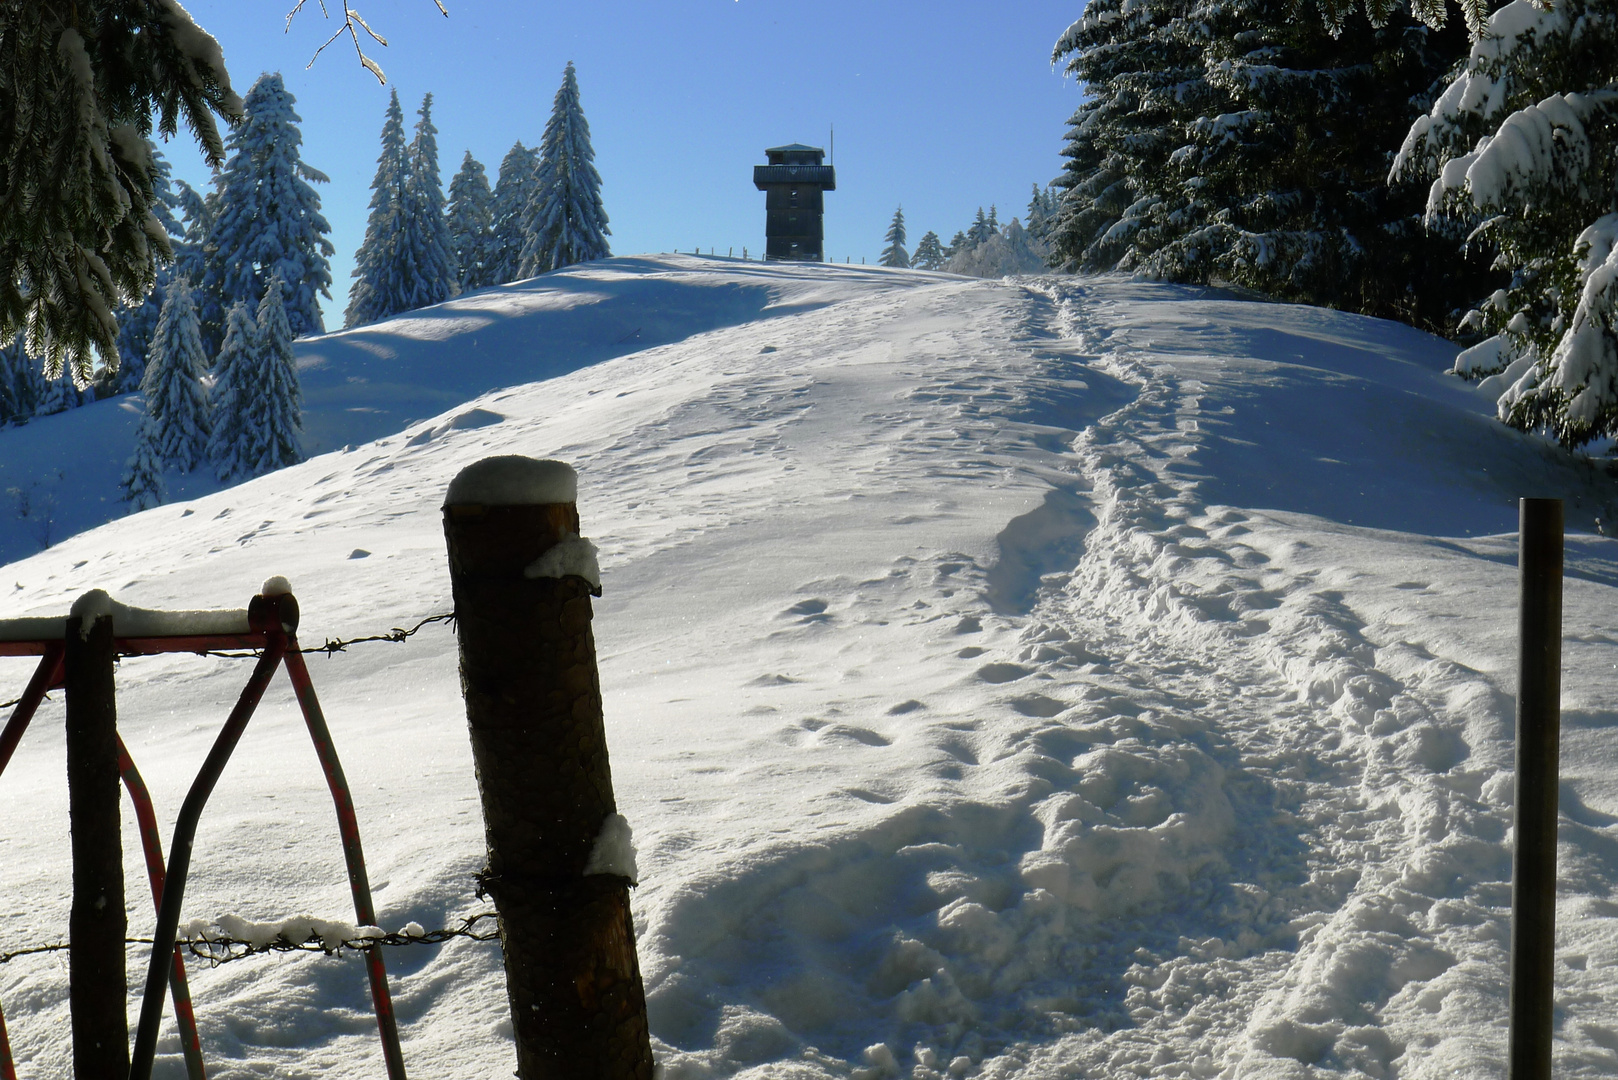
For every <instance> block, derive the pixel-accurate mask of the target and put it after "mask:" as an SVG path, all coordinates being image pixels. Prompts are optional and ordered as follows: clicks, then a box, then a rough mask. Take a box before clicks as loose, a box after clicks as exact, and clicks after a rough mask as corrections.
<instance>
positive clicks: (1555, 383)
mask: <svg viewBox="0 0 1618 1080" xmlns="http://www.w3.org/2000/svg"><path fill="white" fill-rule="evenodd" d="M1355 6H1356V5H1355V4H1354V3H1353V2H1352V0H1317V11H1316V12H1315V13H1314V14H1318V15H1319V16H1320V17H1318V18H1316V17H1310V16H1311V13H1310V11H1309V8H1308V6H1307V5H1306V6H1304V7H1302V8H1300V7H1299V5H1297V4H1295V3H1293V2H1292V0H1285V2H1282V0H1091V2H1090V3H1089V4H1088V5H1087V6H1086V8H1085V10H1084V15H1083V17H1082V18H1081V19H1080V20H1079V21H1078V22H1075V23H1074V24H1073V25H1072V26H1071V27H1069V28H1068V30H1067V32H1066V33H1065V34H1064V35H1063V36H1062V38H1061V39H1060V40H1059V41H1058V42H1057V44H1056V47H1055V51H1054V59H1056V60H1059V61H1060V60H1065V61H1066V62H1067V70H1068V71H1069V73H1071V74H1073V75H1075V76H1077V78H1078V79H1079V80H1080V81H1081V82H1082V83H1083V84H1084V88H1085V90H1086V91H1087V94H1088V97H1087V100H1086V101H1085V102H1084V104H1082V105H1081V106H1080V107H1079V110H1078V111H1077V113H1075V115H1074V116H1073V119H1072V121H1071V122H1070V129H1069V132H1068V135H1067V139H1066V147H1065V149H1064V151H1063V153H1064V156H1065V157H1066V158H1067V164H1066V166H1065V169H1064V172H1063V174H1062V176H1061V177H1060V178H1059V179H1058V180H1057V181H1056V184H1057V186H1058V187H1059V188H1061V189H1062V192H1063V195H1062V201H1061V206H1060V209H1059V211H1058V213H1057V219H1056V222H1055V226H1054V228H1053V229H1052V230H1051V232H1050V243H1051V262H1052V265H1053V266H1056V267H1059V268H1063V269H1069V270H1108V269H1121V270H1132V271H1136V272H1139V273H1143V274H1145V275H1147V276H1152V277H1160V278H1165V279H1169V280H1175V281H1187V282H1201V283H1216V284H1233V285H1237V286H1244V287H1247V288H1251V289H1254V290H1256V291H1259V292H1261V293H1264V294H1266V295H1269V296H1272V297H1276V298H1278V299H1283V300H1295V301H1301V302H1304V303H1311V304H1318V305H1324V306H1329V307H1337V308H1343V309H1346V310H1351V311H1359V312H1363V313H1366V314H1370V315H1378V316H1384V317H1389V318H1396V319H1400V320H1403V321H1405V322H1408V323H1411V324H1412V325H1415V326H1418V327H1421V328H1423V329H1428V330H1433V331H1436V332H1439V333H1448V334H1451V335H1454V336H1456V337H1458V338H1459V339H1460V341H1461V342H1462V344H1470V347H1469V348H1467V349H1466V350H1465V351H1463V352H1462V353H1461V354H1460V356H1459V357H1458V358H1457V362H1456V371H1457V372H1459V373H1461V374H1463V375H1467V376H1471V377H1476V378H1483V379H1484V380H1485V382H1484V384H1483V385H1484V386H1485V387H1487V388H1488V389H1489V390H1490V391H1491V392H1493V393H1495V394H1496V395H1497V400H1498V403H1499V405H1498V412H1499V416H1500V418H1501V419H1502V420H1504V421H1506V422H1507V423H1510V424H1512V425H1513V426H1515V427H1518V428H1521V429H1524V430H1542V431H1546V432H1548V433H1550V434H1553V435H1554V436H1555V437H1556V438H1557V439H1558V440H1559V441H1561V443H1562V444H1563V445H1564V446H1567V447H1578V446H1582V445H1585V444H1587V443H1589V442H1591V441H1592V440H1595V439H1599V438H1612V437H1614V436H1618V89H1615V85H1618V0H1543V2H1536V0H1510V2H1508V3H1500V2H1499V0H1493V2H1490V0H1464V2H1463V3H1462V4H1461V10H1462V14H1463V15H1464V19H1452V18H1447V17H1446V16H1447V15H1448V14H1449V13H1448V12H1446V10H1445V5H1444V4H1443V3H1442V2H1441V0H1412V3H1411V7H1410V10H1408V11H1406V10H1401V9H1400V8H1398V6H1397V5H1396V4H1395V3H1394V0H1367V2H1366V4H1365V8H1364V11H1363V12H1356V10H1355ZM1300 15H1301V16H1304V17H1300Z"/></svg>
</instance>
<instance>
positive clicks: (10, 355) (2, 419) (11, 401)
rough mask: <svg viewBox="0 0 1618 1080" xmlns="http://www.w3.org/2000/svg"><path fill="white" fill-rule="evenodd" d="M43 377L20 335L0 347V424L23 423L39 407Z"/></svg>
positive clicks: (37, 363)
mask: <svg viewBox="0 0 1618 1080" xmlns="http://www.w3.org/2000/svg"><path fill="white" fill-rule="evenodd" d="M46 385H47V380H46V378H45V375H44V373H43V372H42V371H41V370H40V366H39V361H37V360H35V359H34V358H33V357H31V356H29V355H28V350H27V349H26V348H24V347H23V339H22V337H21V335H19V336H18V337H17V338H15V339H14V340H13V341H12V343H11V344H10V345H6V346H3V347H0V426H4V425H7V424H24V423H27V422H28V420H29V418H30V417H32V416H33V415H34V414H35V412H36V411H37V410H38V408H39V401H40V399H41V398H42V397H44V396H45V388H46Z"/></svg>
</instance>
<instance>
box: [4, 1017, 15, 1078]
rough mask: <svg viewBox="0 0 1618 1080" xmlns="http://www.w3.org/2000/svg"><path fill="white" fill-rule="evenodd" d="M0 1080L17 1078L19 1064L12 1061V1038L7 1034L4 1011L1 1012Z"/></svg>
mask: <svg viewBox="0 0 1618 1080" xmlns="http://www.w3.org/2000/svg"><path fill="white" fill-rule="evenodd" d="M0 1080H17V1066H15V1065H13V1064H12V1063H11V1039H10V1037H8V1036H7V1035H6V1014H5V1013H4V1012H0Z"/></svg>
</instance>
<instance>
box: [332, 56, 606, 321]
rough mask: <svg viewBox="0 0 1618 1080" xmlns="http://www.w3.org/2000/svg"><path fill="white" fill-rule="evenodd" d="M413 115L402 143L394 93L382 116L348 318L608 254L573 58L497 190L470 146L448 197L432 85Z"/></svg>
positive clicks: (508, 159)
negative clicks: (544, 117) (535, 133)
mask: <svg viewBox="0 0 1618 1080" xmlns="http://www.w3.org/2000/svg"><path fill="white" fill-rule="evenodd" d="M417 117H418V119H417V122H416V127H415V133H414V137H413V138H412V139H411V141H410V143H409V144H408V145H407V144H406V143H405V139H404V114H403V112H402V111H401V110H400V107H399V95H398V93H397V92H395V93H394V94H393V96H392V98H391V100H390V101H389V104H388V109H387V113H386V116H385V118H384V121H383V125H382V153H381V155H380V156H379V157H378V158H377V168H376V177H375V179H374V180H373V181H372V182H371V205H370V215H369V217H368V218H367V220H366V225H365V239H364V241H363V242H362V243H361V245H360V249H359V251H358V252H357V253H356V255H355V259H354V261H355V266H354V279H355V280H354V285H353V287H352V288H351V289H350V291H349V302H348V308H347V310H346V311H345V312H344V316H343V325H344V326H363V325H366V324H367V323H372V322H376V321H378V320H380V319H385V318H388V317H390V316H392V315H396V314H398V313H400V312H403V311H410V310H412V309H414V308H418V307H423V306H426V305H428V304H436V303H439V302H441V301H444V300H447V299H449V298H450V297H452V296H455V295H457V294H459V293H462V292H468V291H470V290H473V289H481V288H484V287H487V286H490V285H500V284H504V283H506V282H509V281H516V280H518V279H519V278H526V277H532V276H534V275H536V274H543V273H545V272H546V271H549V270H556V269H559V268H561V267H563V266H570V265H572V264H574V263H579V262H587V261H590V260H592V259H601V258H606V257H607V256H608V255H610V254H611V251H610V250H609V247H608V244H607V237H608V236H609V235H610V234H611V231H612V230H611V229H609V228H608V226H607V213H606V210H605V208H604V207H603V205H602V202H601V175H600V173H598V172H597V171H596V167H595V151H594V149H593V148H592V147H591V145H590V125H589V123H588V121H586V120H585V117H584V109H583V107H582V105H581V104H580V100H579V83H578V75H577V73H576V72H575V70H574V67H573V64H572V63H571V62H569V63H568V65H567V68H566V70H565V71H564V72H563V73H562V85H561V87H560V88H559V89H558V90H557V92H556V98H555V100H554V102H553V103H552V108H551V116H550V120H549V121H548V122H547V123H546V125H545V131H544V134H543V136H542V137H541V140H540V144H539V145H538V146H537V147H534V148H529V147H525V146H523V144H522V143H521V142H518V143H517V144H516V145H514V146H513V147H512V148H511V150H510V151H509V152H508V153H507V154H506V156H505V159H504V160H503V161H502V162H501V163H500V172H499V176H498V179H497V180H496V183H495V186H494V187H493V189H491V188H490V187H489V180H488V174H487V171H486V170H485V169H484V167H483V165H482V163H480V162H479V161H478V160H477V159H476V158H474V157H473V156H472V153H471V151H470V150H469V151H467V152H466V154H465V155H464V157H463V158H462V160H461V167H460V170H459V171H458V172H457V173H456V174H455V176H454V178H453V179H452V180H451V181H450V184H449V198H448V201H447V202H446V201H445V198H444V195H443V191H442V189H441V186H440V182H439V169H438V142H437V133H438V129H437V128H435V127H434V126H433V123H432V95H431V94H428V95H427V96H426V98H425V99H424V100H423V101H422V105H421V109H420V111H419V112H418V113H417Z"/></svg>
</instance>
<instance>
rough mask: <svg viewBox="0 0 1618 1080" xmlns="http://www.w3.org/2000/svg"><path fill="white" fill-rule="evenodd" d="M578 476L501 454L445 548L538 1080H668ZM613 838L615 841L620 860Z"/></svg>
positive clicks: (520, 1011)
mask: <svg viewBox="0 0 1618 1080" xmlns="http://www.w3.org/2000/svg"><path fill="white" fill-rule="evenodd" d="M577 497H578V476H577V474H576V473H575V472H574V471H573V469H572V467H571V466H569V465H567V464H565V463H564V462H560V461H538V460H534V459H532V458H524V457H518V456H503V457H493V458H485V459H483V460H482V461H479V462H476V463H475V464H473V465H470V466H468V467H467V468H466V469H463V470H462V471H461V473H460V474H459V475H458V476H456V477H455V479H454V480H453V481H452V482H451V483H450V486H449V490H448V492H447V493H446V497H445V505H444V536H445V540H446V542H447V545H448V550H449V568H450V583H451V586H452V589H453V591H454V597H455V625H456V632H457V637H458V640H459V645H460V660H461V690H462V693H463V695H464V697H465V699H466V716H467V725H468V727H469V729H470V734H471V738H472V757H473V762H474V764H475V766H476V768H477V776H478V790H479V792H480V794H481V796H482V802H483V818H484V830H485V836H486V839H487V843H488V865H487V867H486V869H485V870H484V871H483V872H482V873H481V874H480V875H479V881H480V884H481V887H482V888H483V890H484V891H486V892H487V893H488V894H489V895H490V896H492V897H493V899H494V903H495V907H496V908H497V909H498V911H499V913H500V941H501V945H502V946H503V950H504V953H505V966H506V988H507V996H508V998H509V1000H510V1004H511V1015H512V1027H513V1033H514V1035H515V1037H516V1043H517V1075H518V1076H519V1077H520V1078H522V1080H553V1078H554V1080H562V1078H569V1080H572V1078H575V1077H579V1078H583V1077H589V1078H592V1080H597V1078H599V1080H620V1078H622V1080H630V1078H634V1080H651V1075H652V1054H651V1045H650V1040H649V1036H648V1030H647V1024H646V1003H645V993H644V990H643V988H642V985H641V978H640V964H639V961H638V959H637V958H636V955H635V931H634V923H633V920H632V919H631V918H630V909H629V886H630V885H631V884H632V877H633V876H634V873H635V871H634V861H633V848H632V847H631V846H630V843H629V830H628V823H627V822H624V821H623V819H622V818H621V817H620V816H619V815H618V808H617V804H616V801H615V799H614V796H613V791H612V774H611V770H610V768H609V766H608V760H607V742H606V729H605V724H604V722H603V718H602V711H601V681H600V676H599V673H598V672H597V669H596V659H595V639H594V636H593V635H592V633H591V629H590V624H591V620H592V619H593V618H594V612H593V609H592V607H591V603H590V598H591V596H592V595H600V575H599V571H598V569H597V567H596V561H595V549H594V548H593V547H592V546H591V545H590V544H589V541H587V540H583V539H582V538H581V537H580V536H579V513H578V507H577ZM603 836H607V837H609V838H610V840H609V842H608V843H607V844H606V846H605V848H603V847H602V846H601V845H600V841H601V840H602V838H603Z"/></svg>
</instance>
